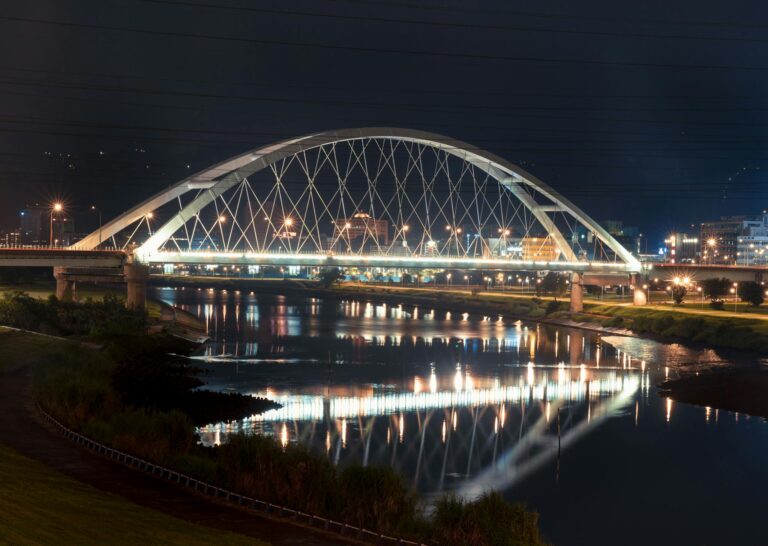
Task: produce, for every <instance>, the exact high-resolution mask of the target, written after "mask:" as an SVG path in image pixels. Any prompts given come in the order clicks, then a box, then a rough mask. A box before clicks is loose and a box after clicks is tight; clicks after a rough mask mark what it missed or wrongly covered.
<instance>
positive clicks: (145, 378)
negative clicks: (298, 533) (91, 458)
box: [0, 293, 543, 546]
mask: <svg viewBox="0 0 768 546" xmlns="http://www.w3.org/2000/svg"><path fill="white" fill-rule="evenodd" d="M118 304H119V302H118V301H117V300H112V299H107V300H106V301H104V302H86V303H83V304H77V303H66V304H65V303H62V302H59V301H57V300H56V299H55V298H50V299H48V300H47V301H40V300H35V299H34V298H29V297H27V296H25V295H23V294H18V293H17V294H12V295H9V296H6V298H4V300H3V301H2V302H0V321H2V322H3V323H5V324H9V325H11V326H17V327H25V328H30V329H35V330H38V331H45V332H49V333H53V332H55V333H66V334H69V335H70V336H72V337H75V338H78V340H79V341H88V342H89V344H88V345H87V346H86V345H85V344H83V343H62V344H60V345H59V346H57V347H56V348H55V349H51V348H50V347H47V349H46V357H45V358H44V359H42V361H41V362H38V363H37V364H35V366H34V367H33V374H32V377H33V379H32V386H33V394H34V396H35V398H36V400H37V402H38V403H39V404H40V405H41V406H42V407H43V408H44V409H45V410H46V411H47V412H49V413H50V414H52V415H53V416H54V417H56V418H57V419H58V420H60V421H61V422H62V423H63V424H65V425H66V426H68V427H70V428H72V429H74V430H77V431H78V432H80V433H82V434H84V435H86V436H88V437H90V438H92V439H94V440H96V441H98V442H102V443H105V444H109V445H111V446H112V447H114V448H116V449H119V450H123V451H126V452H129V453H132V454H134V455H136V456H139V457H142V458H146V459H149V460H151V461H153V462H155V463H158V464H162V465H165V466H168V467H171V468H174V469H176V470H177V471H179V472H183V473H187V474H189V475H193V476H195V477H197V478H199V479H202V480H205V481H209V482H212V483H216V484H219V485H220V486H222V487H225V488H228V489H231V490H234V491H237V492H239V493H241V494H244V495H248V496H252V497H255V498H259V499H262V500H264V501H267V502H272V503H276V504H282V505H285V506H289V507H291V508H294V509H298V510H302V511H305V512H310V513H314V514H318V515H322V516H326V517H330V518H334V519H339V520H342V521H345V522H347V523H349V524H351V525H355V526H361V527H365V528H368V529H371V530H375V531H378V532H382V533H387V534H392V535H397V536H403V537H409V538H413V539H416V540H420V541H423V542H427V543H435V544H476V545H480V546H483V545H489V546H490V545H499V546H501V545H515V546H517V545H520V546H525V545H540V544H543V542H542V539H541V537H540V536H539V531H538V515H537V514H536V513H533V512H529V511H527V510H526V509H525V508H524V507H522V506H520V505H512V504H510V503H508V502H506V501H505V500H504V499H503V497H501V495H499V494H498V493H491V494H489V495H486V496H484V497H482V498H480V499H479V500H477V501H474V502H465V501H461V500H459V499H456V498H452V497H446V498H444V499H442V500H440V501H439V502H438V503H437V504H436V506H435V510H434V513H433V515H432V516H430V517H427V516H425V515H423V513H422V511H421V510H420V501H419V498H418V497H417V495H416V493H414V492H413V491H411V490H409V488H408V487H406V486H405V484H404V482H403V480H402V478H401V476H400V475H398V474H397V473H396V472H394V471H393V470H392V469H390V468H375V467H360V466H352V467H348V468H344V469H337V468H336V467H334V466H333V465H332V464H331V462H330V461H328V459H327V458H325V457H322V456H319V455H316V454H314V453H311V452H309V451H308V450H307V449H305V448H304V447H302V446H299V445H288V446H286V447H285V448H283V447H281V446H280V445H279V444H278V443H276V442H275V441H274V440H273V439H271V438H267V437H261V436H246V435H234V436H232V437H231V438H230V440H229V441H228V442H227V443H226V444H223V445H220V446H215V447H205V446H202V445H201V444H200V443H199V442H198V437H197V435H196V432H195V425H197V424H201V423H204V422H209V421H217V420H231V419H235V418H240V417H243V416H246V415H250V414H253V413H257V412H260V411H264V410H265V409H268V408H269V407H270V404H271V402H269V401H266V400H258V399H253V398H250V397H242V396H239V395H232V396H234V398H229V397H228V396H225V395H219V394H217V393H212V392H207V391H200V390H196V387H199V386H200V384H201V383H200V381H199V379H197V377H196V375H195V370H194V368H192V367H191V366H189V365H188V364H187V361H186V360H185V359H182V358H179V357H177V356H174V354H179V353H183V352H185V351H189V350H190V348H191V347H190V346H189V345H188V344H186V343H182V342H179V341H178V340H176V339H175V338H172V337H170V336H167V335H154V336H147V335H145V333H144V332H145V328H146V322H147V319H146V316H145V315H144V314H143V313H136V312H132V311H127V310H125V309H123V308H122V306H120V305H118ZM0 343H1V342H0ZM0 349H2V346H0ZM171 353H174V354H171ZM201 397H202V398H201ZM243 398H247V399H249V400H248V401H244V400H243ZM201 407H205V408H207V409H206V411H205V412H201V411H200V408H201Z"/></svg>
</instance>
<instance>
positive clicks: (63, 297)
mask: <svg viewBox="0 0 768 546" xmlns="http://www.w3.org/2000/svg"><path fill="white" fill-rule="evenodd" d="M53 276H54V277H55V279H56V297H57V298H58V299H59V301H73V300H74V299H75V281H73V280H71V279H69V278H68V276H67V270H66V268H64V267H54V268H53Z"/></svg>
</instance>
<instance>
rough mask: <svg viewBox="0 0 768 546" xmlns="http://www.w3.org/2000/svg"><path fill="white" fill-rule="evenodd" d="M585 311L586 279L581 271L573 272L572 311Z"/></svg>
mask: <svg viewBox="0 0 768 546" xmlns="http://www.w3.org/2000/svg"><path fill="white" fill-rule="evenodd" d="M582 311H584V279H583V278H582V277H581V273H571V313H581V312H582Z"/></svg>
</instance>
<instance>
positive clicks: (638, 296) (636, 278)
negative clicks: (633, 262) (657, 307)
mask: <svg viewBox="0 0 768 546" xmlns="http://www.w3.org/2000/svg"><path fill="white" fill-rule="evenodd" d="M629 282H630V284H631V285H632V291H633V293H632V304H633V305H648V294H647V293H646V292H645V290H646V288H645V287H646V286H647V285H646V284H643V283H644V281H643V277H642V276H640V275H631V276H630V278H629Z"/></svg>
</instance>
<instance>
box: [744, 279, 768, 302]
mask: <svg viewBox="0 0 768 546" xmlns="http://www.w3.org/2000/svg"><path fill="white" fill-rule="evenodd" d="M764 290H765V288H764V287H763V286H761V285H760V284H758V283H756V282H744V283H740V284H739V298H741V301H743V302H747V303H750V304H752V305H753V306H754V307H760V306H761V305H762V304H763V302H764V301H765V292H764Z"/></svg>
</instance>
